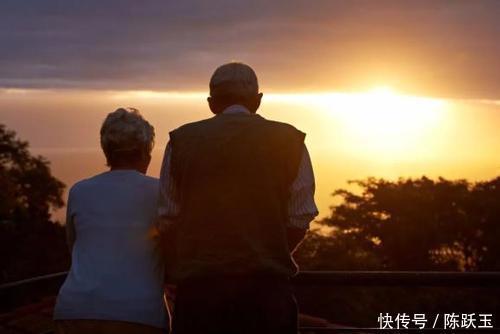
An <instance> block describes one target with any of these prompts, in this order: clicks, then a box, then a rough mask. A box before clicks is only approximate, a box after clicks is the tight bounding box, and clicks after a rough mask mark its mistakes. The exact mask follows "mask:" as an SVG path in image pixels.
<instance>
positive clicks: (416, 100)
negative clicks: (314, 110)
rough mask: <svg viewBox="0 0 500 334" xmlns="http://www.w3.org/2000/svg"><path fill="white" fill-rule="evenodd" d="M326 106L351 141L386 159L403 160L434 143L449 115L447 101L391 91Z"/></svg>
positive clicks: (344, 97)
mask: <svg viewBox="0 0 500 334" xmlns="http://www.w3.org/2000/svg"><path fill="white" fill-rule="evenodd" d="M324 102H327V103H326V104H327V105H326V108H327V109H326V112H329V113H331V114H332V115H334V116H335V118H336V119H337V120H338V121H339V122H341V128H342V132H343V134H344V136H346V138H347V140H348V141H350V142H351V143H352V144H353V145H354V146H355V147H357V148H359V149H362V150H363V151H364V153H365V154H376V155H378V156H382V157H384V158H388V156H391V155H394V154H398V156H399V157H400V158H401V157H404V155H405V152H407V153H410V154H415V153H417V152H416V151H417V150H419V149H421V148H423V147H425V145H422V141H426V140H428V139H430V138H429V137H430V136H432V134H433V132H434V131H433V130H434V129H435V128H436V127H437V126H439V123H440V122H441V120H442V118H443V112H444V111H445V102H444V101H441V100H437V99H431V98H422V97H414V96H407V95H402V94H398V93H396V92H394V91H393V90H392V89H390V88H388V87H377V88H375V89H373V90H371V91H368V92H362V93H352V94H336V95H335V96H334V97H332V98H331V99H329V100H327V101H324ZM420 153H421V152H420Z"/></svg>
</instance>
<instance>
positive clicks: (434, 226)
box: [298, 177, 500, 270]
mask: <svg viewBox="0 0 500 334" xmlns="http://www.w3.org/2000/svg"><path fill="white" fill-rule="evenodd" d="M350 183H351V184H354V185H355V186H357V187H358V188H359V189H360V190H361V191H360V193H357V192H354V191H347V190H343V189H341V190H337V191H335V192H334V193H333V195H334V196H340V197H341V198H342V202H341V203H340V204H339V205H336V206H333V207H332V211H331V215H330V217H327V218H325V219H323V220H321V221H320V222H319V223H320V225H322V226H325V227H329V228H332V229H333V232H331V233H330V234H328V235H326V236H325V235H321V233H318V231H316V232H315V233H312V234H310V235H309V237H308V238H307V240H306V241H305V242H304V244H303V246H302V248H301V250H300V251H299V253H298V261H299V262H304V265H305V266H306V267H308V268H314V269H321V268H323V269H326V268H327V267H328V268H329V269H362V270H368V269H379V270H380V269H381V270H498V269H499V268H500V265H499V260H498V259H497V255H498V251H499V246H498V242H497V240H499V239H498V238H499V237H500V227H499V223H500V221H499V219H500V178H496V179H494V180H491V181H487V182H478V183H470V182H467V181H465V180H458V181H449V180H446V179H444V178H439V179H438V180H435V181H434V180H431V179H429V178H427V177H422V178H419V179H402V178H401V179H399V180H397V181H387V180H383V179H375V178H368V179H366V180H358V181H351V182H350Z"/></svg>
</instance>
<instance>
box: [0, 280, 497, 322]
mask: <svg viewBox="0 0 500 334" xmlns="http://www.w3.org/2000/svg"><path fill="white" fill-rule="evenodd" d="M66 275H67V272H59V273H53V274H49V275H43V276H38V277H33V278H29V279H25V280H21V281H16V282H10V283H5V284H2V285H0V301H1V303H2V304H1V305H0V306H1V309H0V313H1V312H5V310H6V309H12V308H15V307H18V306H21V305H23V303H24V304H26V303H27V302H30V301H31V302H33V301H34V300H35V299H36V298H40V297H43V296H47V295H55V294H57V291H58V289H59V287H60V285H61V284H62V282H63V281H64V279H65V278H66ZM292 281H293V283H294V285H297V286H364V287H365V286H377V287H404V286H406V287H457V286H460V287H476V288H498V287H500V272H432V271H304V272H301V273H299V274H298V275H297V276H295V277H294V278H293V279H292ZM344 329H347V327H346V328H344ZM302 330H304V331H305V332H325V331H328V330H329V331H330V332H334V330H332V329H327V328H302ZM338 330H341V328H340V329H338Z"/></svg>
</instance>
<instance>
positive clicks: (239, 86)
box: [207, 62, 262, 114]
mask: <svg viewBox="0 0 500 334" xmlns="http://www.w3.org/2000/svg"><path fill="white" fill-rule="evenodd" d="M261 99H262V93H259V84H258V82H257V75H256V74H255V72H254V70H253V69H252V68H251V67H250V66H248V65H246V64H243V63H237V62H232V63H227V64H224V65H222V66H219V67H218V68H217V69H216V70H215V72H214V74H212V77H211V78H210V97H209V98H208V99H207V101H208V104H209V106H210V110H212V112H213V113H214V114H218V113H221V112H222V111H223V110H224V109H226V108H227V107H229V106H231V105H233V104H240V105H243V106H245V107H246V108H247V109H248V110H250V112H253V113H254V112H256V111H257V109H258V108H259V106H260V100H261Z"/></svg>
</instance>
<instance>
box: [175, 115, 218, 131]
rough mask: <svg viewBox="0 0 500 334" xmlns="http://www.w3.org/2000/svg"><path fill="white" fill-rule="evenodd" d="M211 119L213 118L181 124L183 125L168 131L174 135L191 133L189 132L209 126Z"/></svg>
mask: <svg viewBox="0 0 500 334" xmlns="http://www.w3.org/2000/svg"><path fill="white" fill-rule="evenodd" d="M213 119H214V117H210V118H206V119H202V120H199V121H195V122H190V123H186V124H183V125H181V126H179V127H178V128H176V129H174V130H172V131H170V134H175V133H179V132H191V131H194V130H197V129H199V128H200V126H204V125H206V124H209V123H210V122H211V121H212V120H213Z"/></svg>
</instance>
